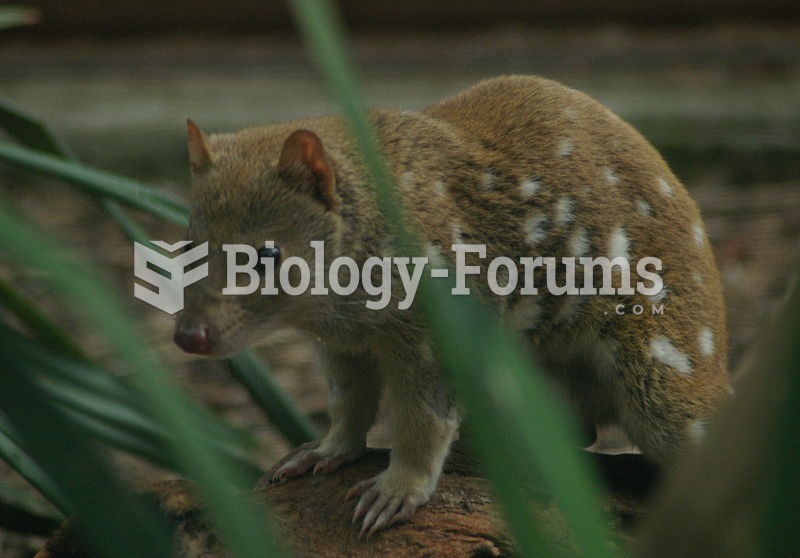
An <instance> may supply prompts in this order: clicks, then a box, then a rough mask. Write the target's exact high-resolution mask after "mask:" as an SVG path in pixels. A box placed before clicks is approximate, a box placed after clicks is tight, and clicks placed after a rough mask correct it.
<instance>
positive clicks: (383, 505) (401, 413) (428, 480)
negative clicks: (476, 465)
mask: <svg viewBox="0 0 800 558" xmlns="http://www.w3.org/2000/svg"><path fill="white" fill-rule="evenodd" d="M386 368H388V370H384V377H385V378H386V381H387V383H388V387H389V390H390V393H391V396H392V399H393V401H392V402H393V410H394V413H393V416H392V424H391V426H392V432H393V440H394V443H393V446H392V454H391V459H390V462H389V467H388V468H387V469H386V470H385V471H383V472H382V473H380V474H378V475H377V476H375V477H373V478H371V479H367V480H365V481H362V482H360V483H358V484H356V485H355V486H354V487H353V488H352V489H351V490H350V491H349V492H348V494H347V497H348V498H353V497H358V498H359V500H358V503H357V504H356V508H355V511H354V513H353V521H354V522H355V521H357V520H358V519H361V518H363V521H362V525H361V535H364V534H367V535H368V536H369V535H371V534H372V533H374V532H375V531H378V530H380V529H383V528H385V527H388V526H390V525H392V524H394V523H398V522H401V521H407V520H409V519H411V518H412V517H413V515H414V513H415V512H416V510H417V508H418V507H420V506H422V505H423V504H425V503H427V502H428V500H429V499H430V497H431V495H432V494H433V492H434V490H435V489H436V484H437V482H438V480H439V476H440V475H441V472H442V466H443V465H444V460H445V458H446V457H447V453H448V451H449V448H450V442H451V441H452V439H453V435H454V434H455V431H456V428H457V426H458V419H457V415H456V412H455V410H454V409H453V408H452V406H451V404H450V401H449V397H448V396H447V395H446V394H444V391H443V388H442V386H441V384H440V383H439V381H438V379H437V376H436V373H435V369H434V367H433V363H431V362H427V361H425V360H423V359H420V361H419V362H416V363H415V362H408V361H407V360H406V361H405V362H394V363H389V364H388V365H387V366H386Z"/></svg>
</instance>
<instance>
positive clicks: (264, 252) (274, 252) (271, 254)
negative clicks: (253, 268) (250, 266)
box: [257, 246, 281, 269]
mask: <svg viewBox="0 0 800 558" xmlns="http://www.w3.org/2000/svg"><path fill="white" fill-rule="evenodd" d="M262 258H272V259H273V260H274V261H275V267H274V269H278V265H280V263H281V249H280V248H279V247H278V246H272V247H271V248H268V247H266V246H265V247H263V248H261V249H259V250H258V264H257V267H259V268H263V267H264V265H263V264H262V263H261V259H262Z"/></svg>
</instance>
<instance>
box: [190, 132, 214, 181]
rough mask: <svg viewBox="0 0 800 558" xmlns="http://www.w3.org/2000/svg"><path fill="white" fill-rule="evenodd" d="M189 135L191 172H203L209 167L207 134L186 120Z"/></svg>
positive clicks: (209, 155) (209, 149) (209, 154)
mask: <svg viewBox="0 0 800 558" xmlns="http://www.w3.org/2000/svg"><path fill="white" fill-rule="evenodd" d="M186 131H187V132H188V135H189V165H190V166H191V168H192V173H193V174H203V173H204V172H206V171H207V170H208V169H209V168H210V167H211V148H210V147H209V146H208V136H206V135H205V133H203V131H202V130H201V129H200V128H198V127H197V124H195V123H194V122H192V121H191V120H188V119H187V120H186Z"/></svg>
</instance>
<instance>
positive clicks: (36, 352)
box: [0, 325, 261, 481]
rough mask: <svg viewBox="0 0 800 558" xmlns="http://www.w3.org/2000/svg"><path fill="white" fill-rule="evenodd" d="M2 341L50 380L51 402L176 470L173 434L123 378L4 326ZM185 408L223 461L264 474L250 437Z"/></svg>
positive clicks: (107, 438)
mask: <svg viewBox="0 0 800 558" xmlns="http://www.w3.org/2000/svg"><path fill="white" fill-rule="evenodd" d="M0 343H3V344H6V345H8V346H14V347H16V351H17V356H18V358H19V360H20V362H21V364H22V365H23V366H25V369H26V370H31V371H36V372H37V373H38V374H41V375H42V376H44V377H45V378H47V380H48V381H47V382H44V383H42V386H41V387H42V389H43V390H44V392H45V393H47V394H48V395H49V396H50V398H51V400H52V401H54V402H57V403H58V404H59V405H60V406H62V407H64V409H65V411H66V412H68V413H70V414H71V415H72V416H73V419H74V420H75V421H80V423H81V424H82V425H83V426H84V427H85V428H86V430H87V432H90V433H91V434H92V435H93V436H95V437H97V438H99V439H101V440H102V441H104V442H106V443H108V444H109V445H111V446H113V447H116V448H117V449H121V450H124V451H128V452H131V453H133V454H136V455H139V456H141V457H145V458H148V459H150V460H152V461H154V462H155V463H157V464H159V465H162V466H166V467H174V466H175V464H176V463H175V460H174V459H173V458H172V456H171V454H170V453H169V452H168V451H167V448H168V447H169V439H170V434H169V431H168V430H166V429H165V428H164V427H163V426H162V425H161V424H159V422H158V421H157V420H156V418H155V417H154V416H153V413H152V411H150V410H149V409H147V407H146V406H145V405H144V404H143V399H142V396H141V394H140V393H139V392H138V390H136V389H135V388H134V387H133V386H130V385H128V384H127V383H126V382H124V381H123V380H122V379H120V378H116V377H114V376H112V375H110V374H109V373H108V372H106V371H104V370H102V369H101V368H99V367H97V366H96V365H93V364H91V363H88V362H86V361H83V360H76V359H73V358H70V357H68V356H64V355H59V354H57V353H54V352H53V351H52V350H50V349H49V348H48V347H47V346H44V345H41V344H39V343H35V342H33V341H31V340H29V339H27V338H25V337H24V336H22V335H20V334H19V333H17V332H15V331H14V330H12V329H10V328H8V327H5V326H3V325H0ZM182 400H183V404H184V405H186V406H187V408H190V409H191V412H192V413H194V414H195V419H194V422H195V424H196V425H198V426H201V425H202V428H201V432H202V436H203V438H205V439H206V440H207V441H208V444H209V445H210V446H211V447H213V448H215V450H216V451H218V452H219V457H220V459H224V460H226V461H227V462H228V464H229V466H231V467H236V468H237V469H239V470H240V471H241V473H242V474H243V475H245V476H246V477H247V478H249V479H250V480H251V481H255V480H256V479H257V478H258V477H259V476H260V472H261V471H260V468H259V466H258V464H257V463H256V462H255V461H254V460H253V459H252V458H251V457H250V456H249V455H248V452H247V449H246V448H248V447H249V446H250V445H251V440H250V437H249V436H248V435H247V434H246V433H245V432H243V431H239V430H236V429H234V428H232V427H230V426H228V425H226V424H224V423H222V422H220V421H219V420H217V419H216V418H215V417H213V416H211V415H208V414H207V413H206V412H204V411H201V410H200V409H196V408H192V406H191V403H190V402H189V401H188V400H187V399H185V398H183V397H182Z"/></svg>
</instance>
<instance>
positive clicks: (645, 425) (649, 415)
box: [620, 363, 727, 466]
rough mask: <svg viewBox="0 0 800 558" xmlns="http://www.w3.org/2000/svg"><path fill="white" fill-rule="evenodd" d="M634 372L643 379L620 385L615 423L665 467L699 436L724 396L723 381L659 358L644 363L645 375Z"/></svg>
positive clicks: (647, 454) (725, 392)
mask: <svg viewBox="0 0 800 558" xmlns="http://www.w3.org/2000/svg"><path fill="white" fill-rule="evenodd" d="M692 373H693V374H698V375H701V374H703V371H702V370H692ZM638 374H639V375H638V376H637V377H639V378H647V380H646V381H640V382H627V383H626V384H625V387H624V388H623V389H625V395H626V398H625V399H621V401H626V404H625V405H624V406H621V409H620V419H621V421H620V422H621V424H622V426H623V427H624V429H625V430H626V431H627V432H628V434H629V435H630V437H631V439H632V441H633V442H634V443H635V444H636V446H637V447H638V448H639V449H640V450H641V452H642V453H643V454H644V455H645V457H647V458H648V459H650V460H652V461H654V462H655V463H658V464H659V465H662V466H666V465H669V464H670V463H673V462H674V461H675V460H676V459H677V458H679V457H680V456H681V455H682V454H683V453H685V452H686V451H687V449H689V448H690V447H691V446H692V445H696V444H699V443H700V442H701V441H702V439H703V436H704V435H705V432H706V428H707V425H708V422H709V421H710V420H711V418H712V417H713V414H714V411H715V409H716V407H717V406H718V404H719V403H720V402H721V400H722V399H723V398H725V397H726V396H727V387H726V386H727V384H724V383H720V384H719V385H716V384H708V385H704V384H703V383H701V382H700V381H699V380H698V379H697V378H695V377H690V376H689V375H688V374H686V373H681V372H679V371H676V370H675V369H674V368H672V367H669V366H666V365H662V364H658V363H655V364H653V365H652V366H651V367H650V368H649V371H648V372H647V374H650V375H652V376H650V377H649V378H648V377H646V376H643V375H642V374H644V373H643V372H638ZM628 377H629V378H630V376H628ZM699 377H703V376H699Z"/></svg>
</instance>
